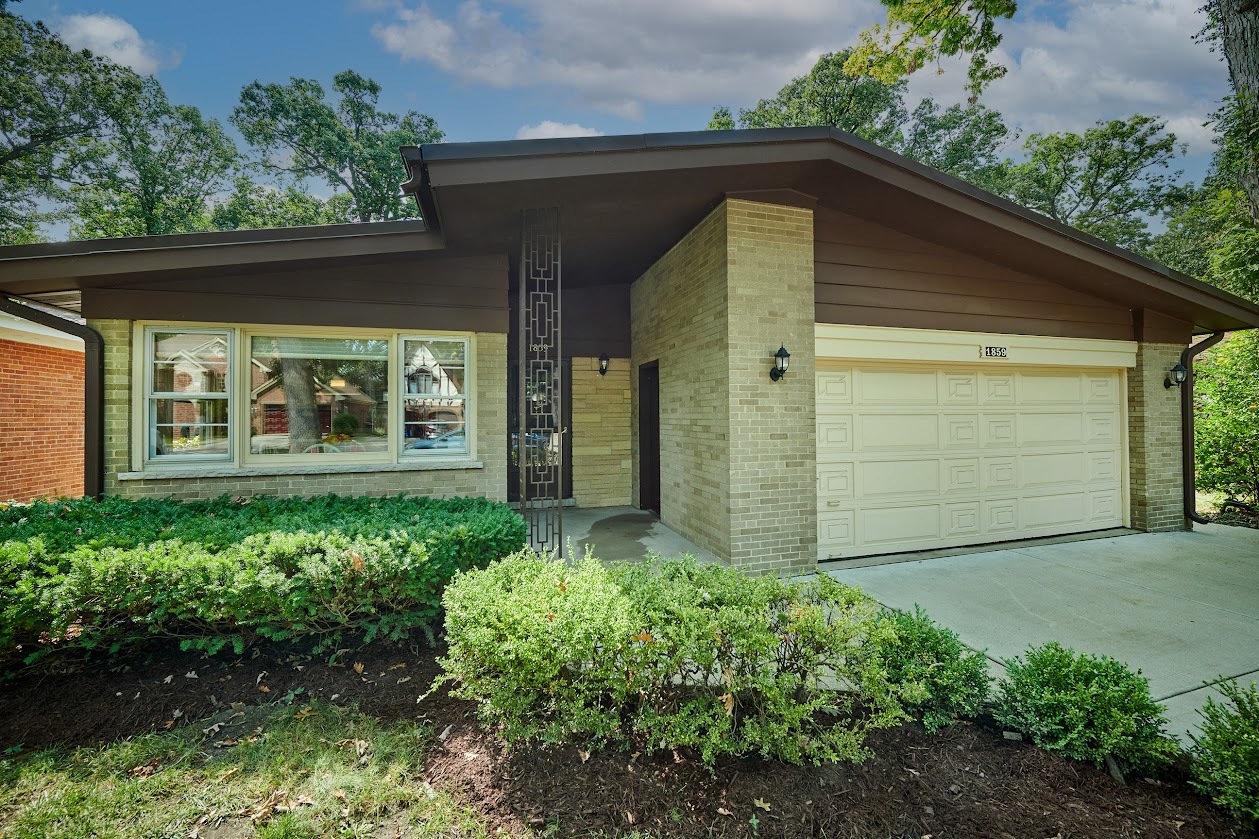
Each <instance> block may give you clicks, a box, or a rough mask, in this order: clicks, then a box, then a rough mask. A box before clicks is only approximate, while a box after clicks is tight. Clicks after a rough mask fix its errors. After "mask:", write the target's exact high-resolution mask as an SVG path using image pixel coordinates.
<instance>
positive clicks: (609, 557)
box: [564, 507, 718, 562]
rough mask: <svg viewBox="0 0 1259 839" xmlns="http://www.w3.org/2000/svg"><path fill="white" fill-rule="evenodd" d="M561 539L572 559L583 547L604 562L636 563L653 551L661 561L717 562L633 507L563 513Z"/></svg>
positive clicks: (582, 551)
mask: <svg viewBox="0 0 1259 839" xmlns="http://www.w3.org/2000/svg"><path fill="white" fill-rule="evenodd" d="M564 539H565V541H566V542H568V543H570V544H571V545H572V546H573V548H574V551H573V552H572V555H573V556H584V555H585V552H586V546H590V549H591V550H592V551H593V552H594V555H595V556H597V557H598V558H599V559H601V560H603V561H604V562H637V561H638V560H640V559H642V558H643V557H645V556H647V553H648V552H649V551H654V552H656V553H658V554H660V555H661V556H663V557H669V558H673V557H679V556H682V555H683V554H690V555H691V556H693V557H695V558H696V559H699V560H701V561H703V562H717V561H718V560H717V558H716V557H715V556H713V555H712V554H710V553H709V552H708V551H705V550H704V549H703V548H701V547H699V546H698V545H696V544H695V543H694V542H692V541H690V540H689V539H687V538H685V537H684V536H681V535H679V534H678V533H677V532H675V531H673V530H671V529H669V528H668V527H665V526H664V525H663V524H661V522H660V519H658V518H656V514H655V513H652V512H651V511H643V510H639V509H636V508H634V507H597V508H594V509H589V510H586V509H582V508H580V507H570V508H567V509H565V510H564Z"/></svg>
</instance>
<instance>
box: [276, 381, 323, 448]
mask: <svg viewBox="0 0 1259 839" xmlns="http://www.w3.org/2000/svg"><path fill="white" fill-rule="evenodd" d="M280 370H281V371H282V374H283V376H284V402H285V410H286V411H287V413H288V427H289V454H301V453H302V452H304V451H306V449H308V448H310V447H311V446H313V445H314V444H315V443H318V442H319V441H320V440H322V439H323V433H322V432H321V431H320V428H319V411H318V409H317V408H316V407H315V370H314V365H313V363H312V362H311V360H310V359H309V358H285V359H282V360H281V361H280Z"/></svg>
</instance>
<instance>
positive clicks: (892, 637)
mask: <svg viewBox="0 0 1259 839" xmlns="http://www.w3.org/2000/svg"><path fill="white" fill-rule="evenodd" d="M879 620H880V621H881V622H882V623H883V624H884V625H885V626H886V628H888V629H890V631H889V632H884V633H881V634H880V638H881V639H882V640H881V641H880V642H879V644H878V654H879V657H880V659H881V661H882V663H883V667H884V669H885V670H886V671H887V677H888V679H889V680H891V682H892V683H893V684H895V685H900V686H903V687H905V688H906V690H905V693H904V696H903V698H904V701H905V704H906V706H907V707H908V708H909V709H910V710H912V711H914V712H916V713H919V714H921V715H922V724H923V727H924V728H926V729H927V731H928V732H930V733H932V734H934V733H935V732H937V731H939V730H940V729H942V728H944V727H945V726H947V725H949V724H951V723H952V722H953V721H954V720H955V719H957V718H958V717H972V718H973V717H975V716H976V715H977V714H978V713H979V707H980V705H981V704H982V703H983V701H984V700H985V699H986V698H987V697H988V685H989V683H990V681H991V679H990V678H989V676H988V662H987V661H986V660H985V659H984V656H983V654H982V653H977V652H975V651H973V650H968V649H967V648H966V647H964V646H962V642H961V641H960V640H958V637H957V633H956V632H953V631H952V630H950V629H946V628H944V627H941V626H937V625H936V624H935V623H934V622H932V620H931V618H929V617H927V614H926V612H924V611H922V609H920V608H919V607H918V606H917V605H915V606H914V611H913V613H908V612H894V611H885V612H883V613H882V614H881V615H880V616H879Z"/></svg>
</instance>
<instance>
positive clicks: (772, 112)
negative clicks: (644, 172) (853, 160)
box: [708, 52, 907, 147]
mask: <svg viewBox="0 0 1259 839" xmlns="http://www.w3.org/2000/svg"><path fill="white" fill-rule="evenodd" d="M847 57H848V53H847V52H836V53H827V54H826V55H823V56H822V57H821V58H819V59H818V60H817V63H816V64H815V65H814V66H813V69H812V70H810V71H809V73H808V74H807V75H804V76H800V77H797V78H794V79H792V80H791V81H790V82H788V83H787V84H786V85H785V86H784V87H783V89H782V90H780V91H778V95H777V96H775V97H774V98H773V99H762V100H760V101H759V102H757V103H756V105H754V106H753V107H751V108H742V109H740V110H739V118H738V122H737V125H738V127H739V128H784V127H788V126H801V125H830V126H834V127H835V128H839V129H841V130H843V131H847V132H849V133H851V134H856V135H857V136H859V137H864V138H865V139H867V140H870V141H871V142H874V143H878V144H879V145H882V146H887V147H890V146H892V145H894V144H895V141H896V139H897V138H898V137H899V136H900V126H901V124H902V123H904V122H905V119H906V117H907V114H906V113H905V105H904V102H903V94H904V91H905V85H904V83H903V82H902V83H895V84H884V83H883V82H879V81H875V80H874V79H868V78H859V77H855V76H851V75H849V74H847V73H845V72H844V69H843V67H844V61H845V60H846V59H847ZM708 127H709V128H710V129H720V128H734V127H736V123H735V121H734V119H733V118H732V117H731V115H730V111H729V109H726V108H719V109H718V110H717V111H716V112H715V113H714V114H713V119H712V120H710V121H709V124H708Z"/></svg>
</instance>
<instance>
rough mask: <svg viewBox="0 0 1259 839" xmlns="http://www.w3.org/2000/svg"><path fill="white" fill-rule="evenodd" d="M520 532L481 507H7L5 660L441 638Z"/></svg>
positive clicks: (511, 521) (0, 632) (508, 516)
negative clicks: (476, 579) (297, 641)
mask: <svg viewBox="0 0 1259 839" xmlns="http://www.w3.org/2000/svg"><path fill="white" fill-rule="evenodd" d="M525 537H526V529H525V523H524V520H523V519H521V518H520V516H519V515H517V514H516V513H514V512H512V511H511V510H510V509H509V508H507V507H506V506H505V505H502V504H496V503H494V502H490V501H487V500H485V499H476V498H455V499H448V500H436V499H414V498H402V497H398V498H340V497H337V496H322V497H318V498H305V499H276V498H253V499H249V500H244V499H242V500H239V501H233V500H231V499H229V498H219V499H215V500H213V501H197V502H187V503H185V502H179V501H173V500H162V501H124V500H121V499H109V500H106V501H101V502H96V501H92V500H77V501H57V502H43V503H38V504H34V505H31V506H28V507H17V506H14V507H10V508H8V509H5V510H2V511H0V539H2V540H3V541H2V542H0V660H5V659H13V658H19V657H22V658H25V659H26V660H27V661H30V660H33V659H35V658H38V657H39V656H40V655H42V654H44V653H46V652H48V651H50V650H52V649H56V648H58V647H62V648H64V647H71V646H72V647H79V648H84V649H95V648H99V647H107V648H108V649H110V650H111V651H113V650H117V649H119V648H120V647H122V646H124V645H126V644H129V643H133V642H135V641H139V640H141V639H144V638H149V637H154V636H161V637H170V638H179V639H181V641H182V643H183V646H184V647H185V648H186V649H204V650H206V651H209V652H217V651H218V650H220V649H222V648H223V647H225V646H229V645H230V646H231V647H232V648H234V649H235V650H237V651H240V650H242V649H243V648H244V646H245V645H246V644H247V643H249V642H251V641H253V640H256V639H258V638H265V639H270V640H277V641H279V640H288V639H293V638H299V637H312V636H314V637H316V638H319V639H320V640H321V641H322V642H323V643H325V644H327V643H331V642H333V641H334V640H336V639H337V638H338V637H339V636H340V635H341V634H342V633H344V632H346V631H359V632H363V633H364V634H365V637H366V638H367V639H368V640H371V639H372V638H374V637H377V636H384V637H388V638H392V639H399V638H402V637H405V636H406V635H408V633H410V632H411V631H414V630H419V631H422V632H424V633H425V634H426V635H429V636H430V637H431V634H432V629H431V627H432V623H433V621H434V620H435V619H436V618H437V617H438V616H439V614H440V609H441V604H440V599H441V594H442V591H443V589H444V588H445V585H446V583H447V582H448V581H449V580H450V578H451V577H453V576H454V575H455V574H456V573H458V572H459V571H463V570H467V569H470V568H479V567H484V566H485V565H487V564H488V563H489V562H490V561H491V560H493V559H495V558H497V557H499V556H503V555H505V554H508V553H511V552H512V551H515V550H518V549H519V548H520V547H521V546H522V545H523V544H524V541H525Z"/></svg>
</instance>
